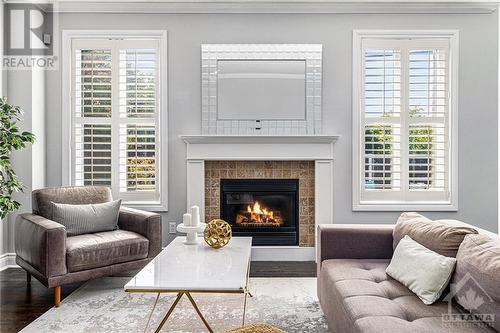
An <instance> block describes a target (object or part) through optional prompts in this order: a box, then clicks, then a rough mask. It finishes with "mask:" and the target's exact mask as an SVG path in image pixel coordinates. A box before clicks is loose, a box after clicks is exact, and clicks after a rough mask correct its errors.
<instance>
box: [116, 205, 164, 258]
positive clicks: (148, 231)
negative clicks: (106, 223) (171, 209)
mask: <svg viewBox="0 0 500 333" xmlns="http://www.w3.org/2000/svg"><path fill="white" fill-rule="evenodd" d="M118 227H119V228H120V229H123V230H128V231H133V232H136V233H138V234H140V235H142V236H144V237H146V238H147V239H148V240H149V251H148V258H153V257H155V256H156V255H157V254H158V253H160V251H161V247H162V244H161V238H162V234H161V232H162V231H161V215H160V214H156V213H151V212H146V211H142V210H138V209H133V208H128V207H123V206H122V207H121V208H120V215H119V217H118Z"/></svg>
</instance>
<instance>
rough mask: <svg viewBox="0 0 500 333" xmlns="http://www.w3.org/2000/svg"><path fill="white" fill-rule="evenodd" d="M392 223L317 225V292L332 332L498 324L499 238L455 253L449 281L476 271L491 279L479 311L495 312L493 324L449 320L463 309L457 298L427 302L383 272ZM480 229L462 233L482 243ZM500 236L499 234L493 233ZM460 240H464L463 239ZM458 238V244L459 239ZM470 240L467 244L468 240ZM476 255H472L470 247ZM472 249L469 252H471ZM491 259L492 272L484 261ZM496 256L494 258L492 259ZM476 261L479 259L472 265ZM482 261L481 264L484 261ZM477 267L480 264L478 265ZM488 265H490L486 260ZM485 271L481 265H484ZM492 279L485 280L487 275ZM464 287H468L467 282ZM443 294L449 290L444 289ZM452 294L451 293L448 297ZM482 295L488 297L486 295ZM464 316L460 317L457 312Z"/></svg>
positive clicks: (411, 332)
mask: <svg viewBox="0 0 500 333" xmlns="http://www.w3.org/2000/svg"><path fill="white" fill-rule="evenodd" d="M393 228H394V226H393V225H320V226H319V228H318V233H319V234H318V242H319V244H318V252H317V263H318V297H319V301H320V304H321V307H322V309H323V312H324V313H325V315H326V318H327V321H328V324H329V326H330V328H331V330H332V332H335V333H360V332H370V333H382V332H383V333H390V332H398V333H415V332H419V333H422V332H423V333H435V332H494V329H493V328H492V327H491V326H494V327H495V328H496V329H498V325H500V324H499V323H500V284H498V282H499V281H500V277H499V276H500V275H499V274H498V267H499V266H498V257H499V254H500V252H499V251H500V246H499V244H500V242H499V241H498V239H496V240H492V244H493V246H492V245H488V246H489V248H486V247H485V246H479V247H477V249H478V250H476V247H475V244H474V243H471V244H472V246H466V247H467V248H466V249H462V245H460V249H459V251H458V255H457V268H456V271H455V273H454V275H455V276H453V277H452V282H455V281H457V280H459V279H458V278H459V277H458V276H457V275H459V274H460V277H462V276H464V275H466V274H468V272H474V268H470V267H467V265H469V264H473V265H475V267H476V268H475V269H476V271H475V273H474V274H475V276H474V277H475V278H476V279H477V280H479V281H480V282H481V285H482V286H487V285H489V286H490V287H491V288H490V289H489V294H490V296H493V298H492V299H489V300H488V301H489V304H488V307H486V308H485V309H484V310H483V312H487V313H493V314H496V318H495V319H494V324H493V325H492V324H491V322H490V323H489V324H488V325H485V324H484V323H481V322H478V321H477V320H475V322H470V323H467V325H464V323H463V322H460V323H459V324H458V325H456V324H453V326H447V325H448V322H445V321H443V318H449V317H446V316H447V315H448V314H450V313H451V314H464V313H465V314H467V313H468V312H466V311H465V310H464V309H463V308H462V307H461V306H459V305H458V304H457V303H456V302H455V301H453V302H450V303H448V302H446V300H447V299H443V300H441V301H438V302H436V303H435V304H433V305H430V306H429V305H425V304H424V303H423V302H422V301H421V300H420V299H419V298H418V297H417V296H415V295H414V294H413V293H412V292H411V291H410V290H409V289H407V288H406V287H405V286H403V285H402V284H400V283H399V282H397V281H396V280H393V279H392V278H390V277H389V276H388V275H386V273H385V269H386V268H387V266H388V264H389V263H390V260H391V257H392V254H393V247H394V245H393ZM481 237H484V236H483V235H478V234H475V235H466V236H465V239H466V240H468V242H469V243H470V241H472V242H477V240H476V238H479V239H480V240H481V241H480V242H479V243H481V242H482V243H484V244H486V242H485V240H484V239H483V238H481ZM496 238H498V237H496ZM463 243H466V241H465V240H464V241H463ZM463 243H462V244H463ZM469 245H470V244H469ZM471 250H472V252H474V251H476V252H477V256H476V258H474V259H471V255H470V253H468V251H469V252H470V251H471ZM474 256H475V254H474V253H472V257H474ZM492 258H493V260H496V261H495V265H496V266H495V268H494V269H496V270H497V271H496V272H495V274H491V270H490V271H488V272H487V271H486V270H487V269H489V268H488V267H486V266H488V265H489V264H487V263H489V262H491V259H492ZM495 258H496V259H495ZM476 264H477V265H476ZM482 265H485V266H482ZM478 267H479V270H477V268H478ZM490 268H491V266H490ZM483 269H484V271H481V270H483ZM488 279H490V280H489V281H487V280H488ZM465 289H467V288H465ZM444 294H447V292H445V293H444ZM448 299H453V298H448ZM484 300H486V297H484ZM461 318H463V317H461Z"/></svg>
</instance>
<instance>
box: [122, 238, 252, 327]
mask: <svg viewBox="0 0 500 333" xmlns="http://www.w3.org/2000/svg"><path fill="white" fill-rule="evenodd" d="M184 241H185V237H177V238H175V239H174V240H173V241H172V242H171V243H170V244H169V245H168V246H167V247H166V248H165V249H163V251H161V252H160V253H159V254H158V255H157V256H156V257H155V258H154V259H153V260H152V261H151V262H150V263H149V264H148V265H147V266H146V267H144V268H143V269H142V270H141V271H140V272H139V273H137V275H136V276H135V277H134V278H132V280H130V281H129V282H128V283H127V284H126V285H125V287H124V289H125V291H127V292H151V293H157V294H158V295H157V296H156V301H155V303H154V305H153V309H152V310H151V313H150V315H149V318H148V322H147V324H146V328H145V331H147V329H148V326H149V321H150V320H151V315H152V314H153V311H154V309H155V308H156V305H157V303H158V299H159V297H160V294H161V293H176V294H177V298H176V299H175V301H174V303H173V304H172V306H171V307H170V309H169V310H168V311H167V313H166V314H165V316H164V317H163V319H162V321H161V322H160V324H159V326H158V328H157V329H156V331H155V332H159V331H160V330H161V328H162V327H163V325H165V322H166V321H167V320H168V318H169V317H170V315H171V314H172V312H173V310H174V309H175V307H176V306H177V304H178V303H179V301H180V299H181V297H182V296H183V295H186V296H187V298H188V299H189V301H190V302H191V304H192V305H193V307H194V309H195V310H196V312H197V313H198V315H199V316H200V318H201V320H202V321H203V323H204V324H205V326H206V327H207V329H208V331H209V332H211V333H212V332H213V330H212V328H211V327H210V325H209V324H208V322H207V320H206V319H205V317H204V316H203V314H202V313H201V311H200V309H199V308H198V306H197V305H196V302H195V301H194V299H193V297H192V296H191V293H240V294H244V303H243V324H244V323H245V312H246V301H247V294H248V276H249V271H250V252H251V249H252V238H251V237H233V238H232V239H231V241H230V242H229V244H228V245H226V246H225V247H223V248H221V249H218V250H215V249H212V248H211V247H209V246H208V245H207V244H206V243H205V242H201V243H199V244H198V245H185V244H183V242H184Z"/></svg>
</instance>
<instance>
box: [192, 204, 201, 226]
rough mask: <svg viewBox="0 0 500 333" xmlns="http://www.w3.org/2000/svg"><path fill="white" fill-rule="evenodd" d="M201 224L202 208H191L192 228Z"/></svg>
mask: <svg viewBox="0 0 500 333" xmlns="http://www.w3.org/2000/svg"><path fill="white" fill-rule="evenodd" d="M199 223H200V207H198V206H192V207H191V226H193V227H197V226H198V224H199Z"/></svg>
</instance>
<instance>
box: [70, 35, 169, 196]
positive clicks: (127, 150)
mask: <svg viewBox="0 0 500 333" xmlns="http://www.w3.org/2000/svg"><path fill="white" fill-rule="evenodd" d="M72 54H73V56H72V58H73V64H74V65H73V67H72V88H73V92H72V105H73V129H72V133H73V183H74V184H75V185H106V186H109V187H111V189H112V192H113V196H114V197H120V198H121V199H123V200H124V202H125V203H130V204H141V203H149V204H154V203H158V202H159V201H160V199H161V198H160V197H161V189H160V169H161V166H160V159H159V152H160V140H159V137H160V136H159V133H160V128H159V105H160V102H159V87H160V84H159V83H160V82H159V68H160V67H159V65H160V62H159V59H160V57H159V42H158V41H157V40H127V39H115V40H88V39H85V40H84V39H82V40H73V41H72Z"/></svg>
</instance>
